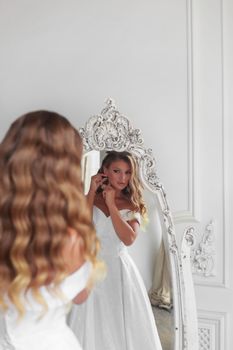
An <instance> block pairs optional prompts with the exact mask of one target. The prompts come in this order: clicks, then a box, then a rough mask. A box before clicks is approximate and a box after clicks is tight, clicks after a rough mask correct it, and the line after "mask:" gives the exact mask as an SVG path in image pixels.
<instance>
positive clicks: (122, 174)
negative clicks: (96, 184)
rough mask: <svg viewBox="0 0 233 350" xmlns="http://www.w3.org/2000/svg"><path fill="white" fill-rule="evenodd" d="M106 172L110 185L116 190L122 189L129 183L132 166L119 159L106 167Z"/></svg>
mask: <svg viewBox="0 0 233 350" xmlns="http://www.w3.org/2000/svg"><path fill="white" fill-rule="evenodd" d="M104 173H105V174H106V175H107V176H108V180H109V183H110V185H112V187H113V188H115V189H116V190H119V191H122V190H123V189H124V188H125V187H127V186H128V184H129V181H130V178H131V167H130V165H129V164H127V163H126V162H125V161H123V160H117V161H115V162H112V163H111V164H110V165H109V167H108V168H105V169H104Z"/></svg>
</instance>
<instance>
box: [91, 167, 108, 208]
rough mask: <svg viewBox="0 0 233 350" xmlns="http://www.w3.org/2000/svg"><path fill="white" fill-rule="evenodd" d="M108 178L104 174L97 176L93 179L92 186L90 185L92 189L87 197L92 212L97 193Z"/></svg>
mask: <svg viewBox="0 0 233 350" xmlns="http://www.w3.org/2000/svg"><path fill="white" fill-rule="evenodd" d="M105 179H106V177H105V175H104V174H100V173H98V174H96V175H94V176H92V177H91V184H90V189H89V192H88V194H87V195H86V198H87V203H88V205H89V208H90V209H91V211H92V210H93V205H94V201H95V195H96V191H97V189H98V188H99V186H101V185H102V184H103V182H104V181H105Z"/></svg>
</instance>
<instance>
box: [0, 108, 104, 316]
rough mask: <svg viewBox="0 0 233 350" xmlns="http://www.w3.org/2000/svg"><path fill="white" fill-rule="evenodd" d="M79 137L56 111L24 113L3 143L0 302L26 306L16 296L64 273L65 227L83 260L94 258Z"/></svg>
mask: <svg viewBox="0 0 233 350" xmlns="http://www.w3.org/2000/svg"><path fill="white" fill-rule="evenodd" d="M81 155H82V143H81V138H80V136H79V133H78V132H77V130H76V129H75V128H74V127H73V126H72V125H71V124H70V123H69V121H68V120H67V119H66V118H64V117H62V116H61V115H59V114H57V113H53V112H48V111H37V112H32V113H28V114H26V115H23V116H22V117H20V118H18V119H17V120H16V121H15V122H14V123H13V124H12V125H11V127H10V129H9V130H8V132H7V134H6V135H5V137H4V139H3V141H2V143H1V145H0V304H1V305H2V306H5V307H7V305H6V303H5V297H6V296H7V297H8V298H9V299H10V300H11V302H13V303H14V304H15V306H16V308H17V309H18V311H19V313H20V314H21V315H22V314H23V313H24V307H23V304H22V303H21V301H20V295H21V294H22V293H23V292H24V291H26V290H28V289H32V292H33V294H34V296H35V297H36V299H37V300H38V301H39V302H40V303H41V304H45V302H44V301H43V298H42V297H41V295H40V292H39V288H40V287H41V286H43V285H48V284H50V283H51V282H53V284H54V286H57V285H58V284H59V283H60V282H61V280H62V279H63V278H64V277H65V276H66V275H67V274H68V271H67V267H66V264H65V262H64V258H63V254H62V252H63V249H64V246H65V244H66V240H67V237H68V231H69V229H72V230H73V231H74V232H75V233H76V234H77V237H79V238H81V240H82V247H83V248H82V254H83V257H84V259H86V260H90V261H91V262H92V263H93V264H94V265H96V264H97V259H96V255H97V251H98V247H99V245H98V241H97V238H96V235H95V231H94V228H93V225H92V219H91V215H90V212H89V210H88V207H87V204H86V199H85V197H84V194H83V190H82V184H81V171H80V162H81Z"/></svg>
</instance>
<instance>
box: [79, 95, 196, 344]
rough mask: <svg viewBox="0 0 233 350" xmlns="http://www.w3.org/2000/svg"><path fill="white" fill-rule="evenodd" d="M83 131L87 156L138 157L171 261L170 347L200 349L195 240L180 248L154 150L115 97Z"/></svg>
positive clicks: (143, 179) (183, 244) (185, 243)
mask: <svg viewBox="0 0 233 350" xmlns="http://www.w3.org/2000/svg"><path fill="white" fill-rule="evenodd" d="M79 132H80V134H81V137H82V139H83V146H84V157H85V155H86V154H88V153H89V152H91V151H98V152H106V151H112V150H114V151H118V152H121V151H128V152H130V153H131V154H132V155H133V156H134V157H135V159H136V161H137V165H138V170H139V176H140V179H141V182H142V184H143V186H144V188H145V189H147V191H149V192H150V193H151V194H152V195H153V199H154V202H155V203H156V206H157V209H158V210H157V211H158V218H159V220H160V223H161V231H162V243H163V247H164V252H165V255H166V259H167V261H168V263H169V274H170V278H171V285H172V304H173V308H172V315H173V321H172V332H173V334H172V346H171V347H170V348H169V350H181V349H188V350H191V349H193V350H194V349H197V347H198V344H197V343H198V341H197V321H196V309H195V299H194V292H193V282H192V275H191V268H190V245H191V244H192V242H191V241H190V239H189V236H188V234H187V233H185V235H184V238H183V241H182V246H181V247H180V249H178V246H177V241H176V236H175V227H174V223H173V219H172V214H171V211H170V209H169V206H168V202H167V197H166V193H165V190H164V187H163V185H162V184H161V182H160V180H159V178H158V176H157V171H156V162H155V159H154V156H153V153H152V150H151V149H147V148H146V147H145V145H144V141H143V137H142V135H141V131H140V130H139V129H135V128H133V126H132V125H131V122H130V121H129V119H128V118H127V117H126V116H124V115H122V114H121V113H120V112H119V111H118V110H117V108H116V106H115V104H114V101H113V100H112V99H108V100H107V101H106V106H105V108H104V109H103V110H102V111H101V113H100V114H98V115H95V116H93V117H91V118H90V119H89V120H88V121H87V122H86V124H85V126H84V127H83V128H81V129H79ZM92 175H93V174H92ZM190 297H191V298H190ZM139 317H140V315H139ZM157 327H158V325H157ZM166 349H168V348H166Z"/></svg>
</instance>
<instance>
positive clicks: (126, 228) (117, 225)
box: [108, 203, 139, 246]
mask: <svg viewBox="0 0 233 350" xmlns="http://www.w3.org/2000/svg"><path fill="white" fill-rule="evenodd" d="M108 209H109V212H110V216H111V219H112V223H113V226H114V229H115V231H116V234H117V236H118V237H119V238H120V240H121V241H122V242H123V243H124V244H125V245H127V246H129V245H131V244H133V242H134V240H135V238H136V237H137V231H138V228H139V223H138V221H137V220H130V221H125V220H123V219H122V218H121V215H120V212H119V210H118V209H117V207H116V205H115V204H114V203H113V204H111V205H110V206H109V207H108Z"/></svg>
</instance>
